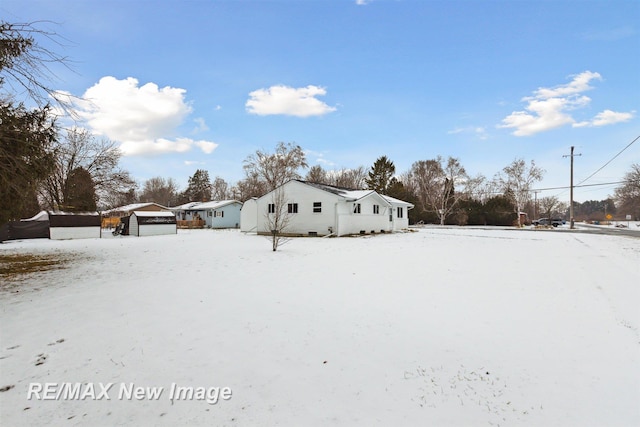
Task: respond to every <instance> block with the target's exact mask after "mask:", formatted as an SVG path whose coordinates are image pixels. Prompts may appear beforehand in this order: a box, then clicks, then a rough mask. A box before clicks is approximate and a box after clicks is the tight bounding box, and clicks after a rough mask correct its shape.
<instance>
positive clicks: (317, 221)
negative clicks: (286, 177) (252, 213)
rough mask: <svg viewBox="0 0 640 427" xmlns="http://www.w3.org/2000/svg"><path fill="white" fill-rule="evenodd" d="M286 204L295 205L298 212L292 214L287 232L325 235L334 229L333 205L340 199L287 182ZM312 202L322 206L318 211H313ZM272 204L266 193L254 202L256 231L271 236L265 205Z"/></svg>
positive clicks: (314, 189)
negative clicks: (255, 205)
mask: <svg viewBox="0 0 640 427" xmlns="http://www.w3.org/2000/svg"><path fill="white" fill-rule="evenodd" d="M282 190H283V191H284V198H285V204H287V205H288V204H289V203H291V204H297V205H298V213H294V214H291V215H290V217H289V226H288V227H287V229H286V230H285V232H286V233H292V234H300V235H305V236H306V235H309V233H315V234H317V235H318V236H324V235H327V234H329V233H330V231H329V230H330V229H331V230H333V229H334V227H335V204H336V202H338V201H339V200H340V198H339V197H338V196H336V195H334V194H331V193H328V192H326V191H322V190H319V189H317V188H314V187H311V186H308V185H305V184H303V183H301V182H298V181H290V182H288V183H287V184H285V185H284V186H283V187H282ZM314 202H319V203H320V204H321V206H320V208H321V212H314V211H313V204H314ZM270 203H274V200H273V198H272V196H270V195H269V194H267V195H265V196H263V197H261V198H259V199H258V201H257V212H256V217H257V223H258V227H257V231H258V232H259V233H270V230H269V225H268V221H267V214H268V205H269V204H270Z"/></svg>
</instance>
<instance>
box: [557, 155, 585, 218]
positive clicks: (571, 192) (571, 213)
mask: <svg viewBox="0 0 640 427" xmlns="http://www.w3.org/2000/svg"><path fill="white" fill-rule="evenodd" d="M573 148H574V147H573V145H572V146H571V154H570V155H568V156H567V155H565V156H562V157H571V181H570V182H571V183H570V184H569V185H570V190H569V198H570V199H571V200H570V201H569V224H570V226H569V228H570V229H572V230H573V229H574V228H575V227H574V226H573V224H574V222H575V221H574V218H573V157H574V156H582V154H573Z"/></svg>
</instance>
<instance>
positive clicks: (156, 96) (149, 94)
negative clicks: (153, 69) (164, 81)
mask: <svg viewBox="0 0 640 427" xmlns="http://www.w3.org/2000/svg"><path fill="white" fill-rule="evenodd" d="M185 93H186V91H185V90H184V89H180V88H172V87H169V86H166V87H163V88H159V87H158V85H156V84H155V83H147V84H145V85H143V86H139V85H138V80H137V79H135V78H132V77H129V78H127V79H124V80H118V79H116V78H115V77H111V76H106V77H103V78H101V79H100V81H99V82H98V83H96V84H95V85H93V86H92V87H90V88H89V89H87V91H86V92H85V93H84V95H83V96H82V98H83V100H82V101H79V102H77V103H76V104H77V107H78V111H79V113H78V114H79V116H80V117H81V118H83V119H84V120H85V121H86V123H87V125H88V126H89V127H90V128H91V130H92V131H93V132H94V133H96V134H98V135H105V136H106V137H108V138H109V139H112V140H114V141H118V142H120V143H121V145H120V149H121V150H122V152H123V153H124V154H125V155H144V154H163V153H184V152H187V151H189V150H191V149H192V148H193V147H194V146H195V147H199V148H201V149H202V151H204V152H205V153H211V152H212V151H213V149H215V147H216V146H217V145H216V144H215V143H213V142H207V141H194V140H191V139H188V138H176V139H174V140H171V139H168V138H169V137H171V136H172V135H174V134H175V133H176V130H177V128H178V127H179V126H180V125H181V124H182V123H183V122H184V119H185V118H186V117H187V116H188V115H189V114H190V113H191V112H192V109H191V107H190V106H189V105H188V104H187V103H186V102H185V99H184V98H185ZM196 121H198V119H196ZM202 125H204V121H202V122H201V127H202ZM205 126H206V125H205ZM212 147H213V148H212Z"/></svg>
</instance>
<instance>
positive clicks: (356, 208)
mask: <svg viewBox="0 0 640 427" xmlns="http://www.w3.org/2000/svg"><path fill="white" fill-rule="evenodd" d="M353 213H356V214H359V213H360V203H354V204H353Z"/></svg>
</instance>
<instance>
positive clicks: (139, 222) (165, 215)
mask: <svg viewBox="0 0 640 427" xmlns="http://www.w3.org/2000/svg"><path fill="white" fill-rule="evenodd" d="M177 233H178V226H177V223H176V216H175V215H174V214H173V212H161V211H158V212H147V211H134V212H133V213H132V214H131V217H130V219H129V235H130V236H158V235H161V234H177Z"/></svg>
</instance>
